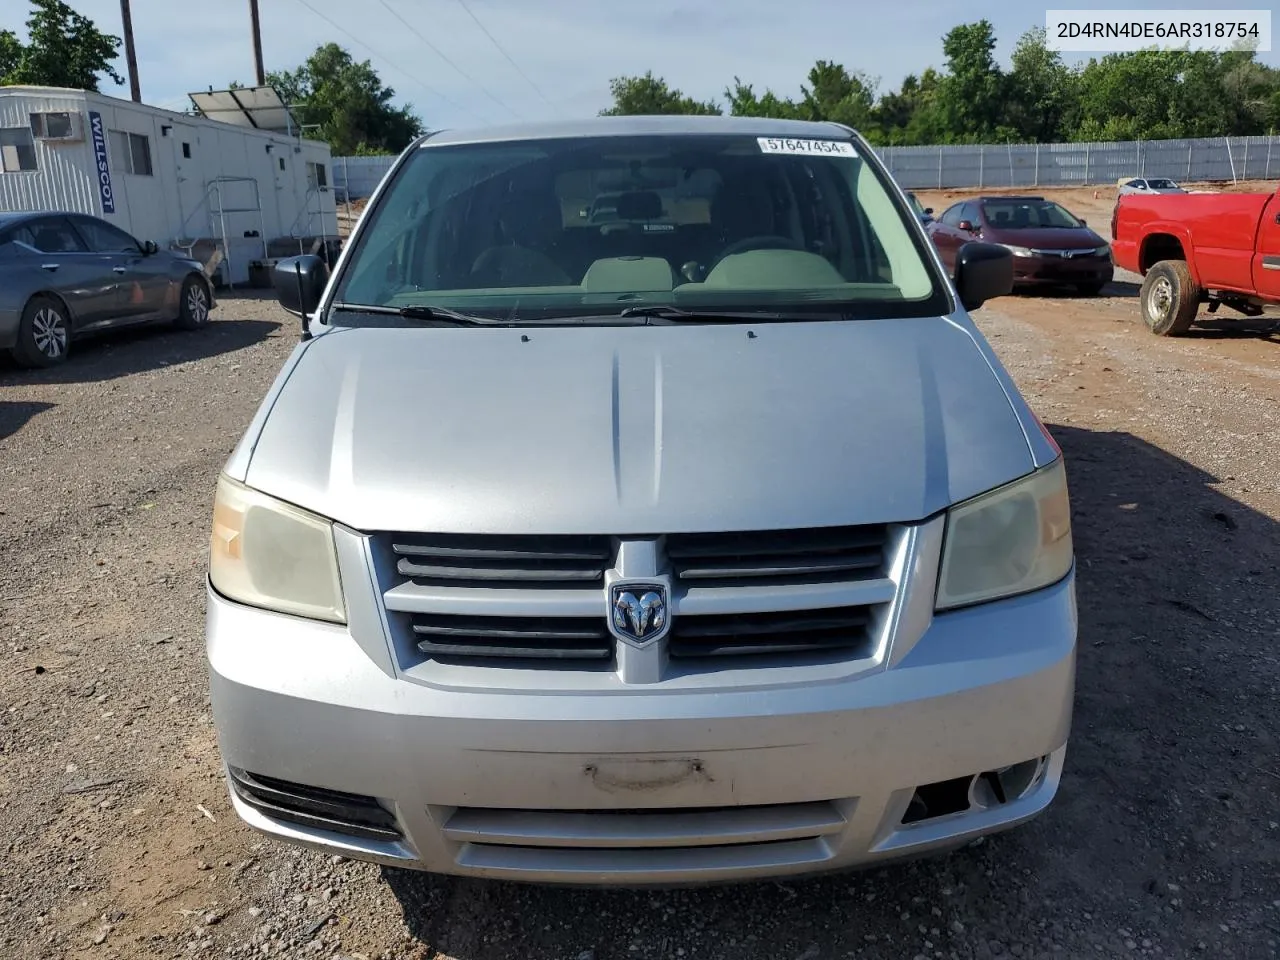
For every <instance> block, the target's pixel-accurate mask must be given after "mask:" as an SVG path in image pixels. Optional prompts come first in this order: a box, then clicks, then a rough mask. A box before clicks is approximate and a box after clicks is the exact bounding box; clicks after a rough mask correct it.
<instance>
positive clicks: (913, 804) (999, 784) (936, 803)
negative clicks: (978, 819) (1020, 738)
mask: <svg viewBox="0 0 1280 960" xmlns="http://www.w3.org/2000/svg"><path fill="white" fill-rule="evenodd" d="M1047 760H1048V758H1047V757H1037V758H1036V759H1034V760H1026V761H1024V762H1022V763H1015V764H1013V765H1012V766H1008V767H1002V768H1001V769H999V770H985V771H983V772H982V773H978V774H973V775H970V776H967V777H956V778H955V779H953V780H939V781H937V782H936V783H926V784H925V785H924V786H921V787H917V788H916V791H915V793H914V794H912V795H911V801H910V803H908V804H907V812H906V813H905V814H904V815H903V817H902V822H903V824H911V823H921V822H922V821H925V820H933V819H936V818H937V817H946V816H951V815H952V814H956V813H967V812H968V811H970V810H975V809H976V810H988V809H990V808H992V807H999V806H1003V805H1004V804H1006V803H1012V802H1013V801H1014V800H1019V799H1021V798H1022V797H1024V796H1026V795H1027V794H1028V793H1030V792H1031V791H1032V790H1033V789H1034V788H1035V787H1036V786H1037V785H1038V784H1039V783H1040V781H1041V780H1043V779H1044V774H1045V770H1046V769H1047V768H1046V762H1047Z"/></svg>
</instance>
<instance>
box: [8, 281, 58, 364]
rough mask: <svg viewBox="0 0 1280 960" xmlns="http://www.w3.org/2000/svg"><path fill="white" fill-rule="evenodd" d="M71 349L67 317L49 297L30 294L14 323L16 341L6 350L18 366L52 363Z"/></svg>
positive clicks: (55, 362) (56, 302)
mask: <svg viewBox="0 0 1280 960" xmlns="http://www.w3.org/2000/svg"><path fill="white" fill-rule="evenodd" d="M70 350H71V319H70V317H69V316H68V314H67V309H66V307H64V306H63V305H62V304H61V302H59V301H57V300H55V299H54V298H53V297H32V298H31V300H30V301H29V302H28V303H27V306H26V309H25V310H23V311H22V320H21V321H19V323H18V342H17V344H16V345H15V346H14V347H13V349H12V350H10V351H9V352H10V353H11V354H12V355H13V359H14V362H15V363H17V364H18V365H19V366H22V367H29V368H36V367H56V366H57V365H58V364H60V363H63V362H65V361H66V359H67V354H68V353H69V352H70Z"/></svg>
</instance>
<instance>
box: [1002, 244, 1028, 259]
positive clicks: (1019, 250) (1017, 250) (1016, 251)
mask: <svg viewBox="0 0 1280 960" xmlns="http://www.w3.org/2000/svg"><path fill="white" fill-rule="evenodd" d="M1000 246H1002V247H1004V248H1005V249H1006V250H1008V251H1009V252H1010V253H1011V254H1013V255H1014V256H1015V257H1034V256H1035V254H1034V253H1032V251H1031V248H1030V247H1015V246H1013V245H1012V244H1009V243H1002V244H1000Z"/></svg>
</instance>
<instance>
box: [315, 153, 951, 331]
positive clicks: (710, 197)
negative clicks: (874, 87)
mask: <svg viewBox="0 0 1280 960" xmlns="http://www.w3.org/2000/svg"><path fill="white" fill-rule="evenodd" d="M392 177H393V179H392V181H391V182H390V183H389V184H388V186H387V187H386V189H385V190H384V192H383V194H382V196H381V197H379V199H378V200H377V201H376V202H375V204H374V206H373V207H372V208H371V209H370V210H369V211H368V213H367V214H366V216H365V222H364V223H363V224H362V225H361V228H360V231H359V233H358V236H357V238H356V240H355V248H354V249H353V250H352V252H351V256H350V259H349V262H348V264H347V265H346V266H345V267H344V269H343V271H342V276H341V277H340V278H339V280H338V285H337V288H336V299H337V301H339V302H341V303H343V304H345V305H347V306H348V309H346V310H344V311H343V312H342V314H341V315H340V316H334V317H333V318H332V320H331V321H330V322H334V323H341V324H344V325H346V324H352V323H363V322H372V321H371V320H370V319H369V317H368V316H364V317H362V316H361V314H360V313H359V311H358V310H355V309H350V308H353V307H356V306H357V305H367V306H374V307H382V308H384V311H383V312H384V313H385V312H387V310H386V309H385V308H391V309H392V310H393V311H394V310H396V309H398V308H407V307H422V306H433V307H441V308H445V309H450V310H454V311H458V312H461V313H466V314H468V315H470V316H472V317H488V318H496V319H501V320H503V321H520V320H538V319H547V318H565V317H576V316H581V317H596V316H613V317H616V316H617V315H618V314H619V313H621V311H622V310H624V309H625V308H627V307H629V306H636V305H645V304H656V305H669V306H673V307H677V308H680V309H681V310H682V311H686V312H687V313H688V314H697V313H698V311H710V310H714V311H719V312H725V311H733V312H759V313H760V314H761V315H762V319H767V317H765V316H764V315H765V314H767V315H769V317H774V318H777V317H779V316H782V315H790V314H806V313H812V314H813V315H814V316H818V315H821V316H823V317H830V316H876V317H903V316H930V315H932V316H936V315H938V314H945V313H947V312H948V311H949V310H950V306H949V298H948V295H947V292H946V288H945V285H944V284H943V283H942V282H941V280H940V278H939V277H938V276H937V274H936V273H935V270H934V269H933V267H932V265H931V261H930V260H929V257H928V252H927V248H926V246H925V243H924V242H923V241H922V240H921V239H920V238H918V237H917V236H916V230H915V229H914V225H913V224H911V223H910V221H909V219H908V218H910V217H911V211H910V209H909V208H905V207H904V206H903V205H902V204H901V201H900V200H898V199H897V197H896V196H895V193H894V192H893V191H892V190H891V188H890V184H889V182H888V181H887V180H886V178H885V177H884V175H883V173H882V172H881V171H880V170H879V169H878V168H877V167H876V166H875V165H874V164H872V163H870V162H868V161H867V160H866V159H864V158H863V157H862V156H861V155H860V148H859V147H858V146H857V145H856V144H855V142H854V141H852V140H823V141H811V140H798V141H797V140H773V139H769V138H757V137H754V136H742V135H718V134H717V135H689V134H684V135H671V136H660V135H644V136H625V137H624V136H605V137H592V138H581V137H579V138H560V139H547V140H520V141H510V142H487V141H481V142H473V143H462V144H447V145H437V146H432V145H431V143H430V141H428V142H427V143H426V144H424V145H423V146H422V147H420V148H418V149H415V150H414V151H413V152H412V153H411V154H410V155H409V156H408V157H406V158H405V160H404V162H403V163H402V164H401V165H400V167H399V168H398V169H397V170H396V172H395V173H394V174H392ZM630 315H631V316H636V315H637V313H636V312H633V313H632V314H630ZM656 315H657V314H654V313H652V312H650V313H649V316H650V317H652V316H656ZM665 315H666V316H668V317H671V316H678V315H679V312H678V311H676V312H671V311H669V312H667V313H666V314H665ZM384 319H385V318H384Z"/></svg>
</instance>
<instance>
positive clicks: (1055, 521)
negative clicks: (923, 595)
mask: <svg viewBox="0 0 1280 960" xmlns="http://www.w3.org/2000/svg"><path fill="white" fill-rule="evenodd" d="M1073 557H1074V548H1073V546H1072V540H1071V502H1070V498H1069V496H1068V495H1067V474H1066V467H1065V466H1064V465H1063V460H1062V457H1058V459H1057V460H1055V461H1054V462H1053V463H1051V464H1049V465H1048V466H1047V467H1043V468H1041V469H1040V470H1037V471H1036V472H1035V473H1033V474H1031V475H1030V476H1027V477H1023V478H1022V479H1020V480H1016V481H1014V482H1013V483H1010V484H1007V485H1005V486H1003V487H1000V488H998V489H996V490H992V491H990V492H989V493H984V494H982V495H980V496H977V497H974V498H973V499H972V500H966V501H965V502H964V503H961V504H958V505H956V506H954V507H952V508H951V510H949V511H948V513H947V528H946V534H945V536H944V540H943V547H942V565H941V570H940V573H939V576H938V595H937V601H936V604H935V606H936V609H938V610H948V609H952V608H954V607H963V606H969V605H970V604H975V603H983V602H985V601H988V600H996V599H1000V598H1002V597H1011V596H1015V595H1017V594H1020V593H1029V592H1030V591H1032V590H1038V589H1040V588H1041V587H1047V586H1049V585H1050V584H1053V583H1057V582H1058V581H1059V580H1061V579H1062V578H1063V577H1065V576H1066V575H1067V574H1068V573H1069V572H1070V570H1071V564H1072V561H1073Z"/></svg>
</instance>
